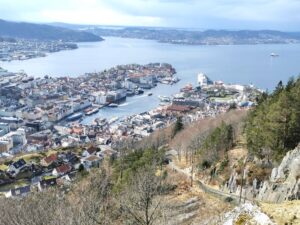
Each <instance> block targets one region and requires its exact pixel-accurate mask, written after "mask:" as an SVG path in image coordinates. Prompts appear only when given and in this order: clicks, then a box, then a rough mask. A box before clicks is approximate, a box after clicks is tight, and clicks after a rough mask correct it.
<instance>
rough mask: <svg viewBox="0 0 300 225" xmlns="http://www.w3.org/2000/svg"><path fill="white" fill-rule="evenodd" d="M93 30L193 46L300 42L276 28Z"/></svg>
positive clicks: (295, 34)
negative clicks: (234, 29) (235, 29)
mask: <svg viewBox="0 0 300 225" xmlns="http://www.w3.org/2000/svg"><path fill="white" fill-rule="evenodd" d="M87 30H88V29H87ZM90 32H93V33H95V34H97V35H101V36H115V37H124V38H140V39H149V40H157V41H160V42H166V43H173V44H191V45H231V44H286V43H299V42H300V33H299V32H281V31H274V30H237V31H230V30H205V31H198V30H185V29H175V28H148V27H124V28H107V27H92V29H90Z"/></svg>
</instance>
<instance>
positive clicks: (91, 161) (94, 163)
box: [80, 155, 102, 169]
mask: <svg viewBox="0 0 300 225" xmlns="http://www.w3.org/2000/svg"><path fill="white" fill-rule="evenodd" d="M80 161H81V164H82V165H83V166H84V168H85V169H90V168H92V167H99V166H100V163H101V161H102V158H101V157H99V156H96V155H91V156H88V157H85V158H82V159H81V160H80Z"/></svg>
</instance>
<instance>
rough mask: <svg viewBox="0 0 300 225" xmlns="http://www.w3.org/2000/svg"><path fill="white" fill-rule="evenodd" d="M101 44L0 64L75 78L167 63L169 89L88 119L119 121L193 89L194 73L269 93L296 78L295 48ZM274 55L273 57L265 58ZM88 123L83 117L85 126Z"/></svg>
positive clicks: (299, 55)
mask: <svg viewBox="0 0 300 225" xmlns="http://www.w3.org/2000/svg"><path fill="white" fill-rule="evenodd" d="M105 39H106V40H105V41H103V42H96V43H79V44H78V46H79V49H77V50H72V51H62V52H58V53H53V54H49V55H48V56H47V57H45V58H36V59H31V60H26V61H12V62H5V63H3V62H2V63H0V66H1V67H3V68H5V69H8V70H9V71H13V72H16V71H19V70H24V71H25V72H26V73H27V74H29V75H32V76H36V77H38V76H44V75H50V76H53V77H54V76H78V75H83V74H84V73H86V72H94V71H101V70H104V69H107V68H110V67H113V66H115V65H118V64H130V63H139V64H146V63H150V62H167V63H171V64H172V65H173V66H174V67H175V69H176V70H177V76H178V77H179V78H180V79H181V81H180V82H179V83H178V84H176V85H173V86H167V85H158V87H156V88H155V89H152V90H151V92H153V96H150V97H149V96H146V95H144V96H135V97H132V98H128V99H127V101H126V103H124V104H122V105H121V106H120V107H118V108H114V109H109V108H106V109H102V110H101V111H100V112H99V114H98V115H95V116H94V117H98V116H103V117H107V118H110V117H114V116H118V117H123V116H126V115H131V114H134V113H140V112H144V111H147V110H149V109H151V108H154V107H156V106H157V105H158V98H157V95H171V94H174V93H177V92H178V91H179V89H180V88H181V87H182V86H184V85H185V84H187V83H192V84H195V83H196V79H197V73H199V72H204V73H206V74H207V75H208V76H209V77H210V78H212V79H213V80H223V81H224V82H226V83H241V84H250V83H253V84H254V85H256V86H257V87H259V88H262V89H273V88H274V86H275V85H276V84H277V83H278V81H279V80H283V81H287V80H288V78H289V77H291V76H297V75H298V74H299V73H300V63H299V59H300V45H299V44H286V45H285V44H277V45H228V46H190V45H174V44H167V43H159V42H156V41H149V40H139V39H125V38H112V37H107V38H105ZM272 52H275V53H277V54H279V55H280V56H279V57H270V53H272ZM92 118H93V117H86V119H85V121H87V122H89V121H90V120H91V119H92Z"/></svg>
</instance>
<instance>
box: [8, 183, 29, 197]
mask: <svg viewBox="0 0 300 225" xmlns="http://www.w3.org/2000/svg"><path fill="white" fill-rule="evenodd" d="M30 191H31V186H30V185H27V186H24V187H18V188H15V189H10V190H9V191H8V192H6V193H5V197H6V198H11V197H24V196H26V195H27V194H28V193H30Z"/></svg>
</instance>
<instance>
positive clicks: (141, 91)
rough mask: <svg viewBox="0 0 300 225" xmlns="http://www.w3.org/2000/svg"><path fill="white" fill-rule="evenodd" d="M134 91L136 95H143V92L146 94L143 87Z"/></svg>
mask: <svg viewBox="0 0 300 225" xmlns="http://www.w3.org/2000/svg"><path fill="white" fill-rule="evenodd" d="M134 93H135V94H136V95H141V94H144V91H143V90H142V89H141V88H138V89H136V90H135V91H134Z"/></svg>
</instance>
